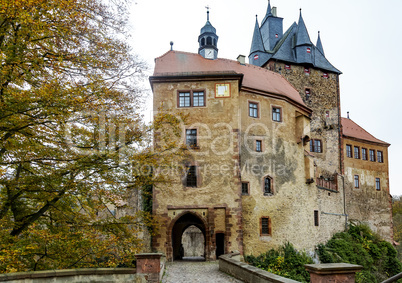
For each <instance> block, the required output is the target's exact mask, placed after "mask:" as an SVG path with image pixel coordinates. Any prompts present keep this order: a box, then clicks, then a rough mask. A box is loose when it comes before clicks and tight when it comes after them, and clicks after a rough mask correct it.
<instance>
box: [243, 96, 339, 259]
mask: <svg viewBox="0 0 402 283" xmlns="http://www.w3.org/2000/svg"><path fill="white" fill-rule="evenodd" d="M248 101H255V102H258V103H259V105H260V109H261V113H260V115H259V117H258V118H252V117H248V112H247V105H248V103H247V102H248ZM240 105H241V108H240V109H241V121H242V127H241V137H242V139H241V141H242V142H241V158H240V160H241V180H242V182H247V183H248V184H249V194H248V195H243V197H242V198H243V200H242V205H243V227H244V234H243V241H244V253H245V254H260V253H262V252H265V251H267V250H268V249H271V248H277V247H278V246H280V245H282V244H284V243H285V242H290V243H292V244H294V245H295V247H296V248H297V249H306V250H309V251H313V250H314V247H315V245H316V244H317V243H319V242H323V241H326V240H328V239H329V238H330V237H331V236H332V234H333V233H335V232H338V231H341V230H343V228H344V223H345V221H344V217H342V216H333V215H329V214H323V213H334V214H343V205H342V203H343V195H342V194H341V193H339V192H328V191H323V190H320V189H318V188H317V187H316V184H315V183H313V184H306V170H307V168H306V167H305V166H306V165H305V153H306V151H308V150H309V145H308V143H307V144H304V143H303V142H302V141H301V140H300V136H299V135H298V134H297V133H298V132H299V131H300V129H298V125H297V120H298V119H306V120H307V123H303V125H306V126H305V127H303V129H302V133H301V136H305V135H307V136H309V135H310V127H309V119H308V118H300V114H301V113H300V112H299V110H298V109H297V108H295V107H294V106H292V105H290V104H288V103H287V102H284V101H282V100H279V99H275V98H269V97H263V96H260V95H255V94H251V93H246V92H241V96H240ZM273 106H274V107H280V108H281V109H282V121H281V122H275V121H273V120H272V112H271V109H272V107H273ZM246 139H247V140H246ZM257 139H258V140H262V143H263V152H262V153H257V152H255V150H254V151H253V150H250V149H253V144H254V143H255V140H257ZM312 166H313V165H312ZM316 170H317V169H316V168H315V167H314V168H313V169H312V171H313V175H315V174H316V173H315V171H316ZM266 176H269V177H270V178H272V184H273V194H271V195H264V193H263V184H264V177H266ZM328 193H329V195H328ZM314 210H317V211H319V213H320V216H319V217H320V223H319V226H314ZM261 217H268V218H269V219H270V224H271V235H261V223H260V221H261V220H260V219H261Z"/></svg>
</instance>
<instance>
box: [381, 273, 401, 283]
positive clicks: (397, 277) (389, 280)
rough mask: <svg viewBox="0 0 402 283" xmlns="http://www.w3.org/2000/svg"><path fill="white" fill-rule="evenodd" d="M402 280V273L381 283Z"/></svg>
mask: <svg viewBox="0 0 402 283" xmlns="http://www.w3.org/2000/svg"><path fill="white" fill-rule="evenodd" d="M401 278H402V272H401V273H399V274H397V275H395V276H392V277H391V278H388V279H387V280H385V281H382V282H381V283H391V282H395V281H396V280H398V279H401Z"/></svg>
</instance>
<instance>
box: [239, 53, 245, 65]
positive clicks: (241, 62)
mask: <svg viewBox="0 0 402 283" xmlns="http://www.w3.org/2000/svg"><path fill="white" fill-rule="evenodd" d="M237 62H239V63H240V65H246V56H244V55H239V56H237Z"/></svg>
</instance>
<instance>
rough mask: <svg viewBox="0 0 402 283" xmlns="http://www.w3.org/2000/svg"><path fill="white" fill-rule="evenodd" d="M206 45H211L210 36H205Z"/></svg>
mask: <svg viewBox="0 0 402 283" xmlns="http://www.w3.org/2000/svg"><path fill="white" fill-rule="evenodd" d="M207 45H212V37H210V36H208V37H207Z"/></svg>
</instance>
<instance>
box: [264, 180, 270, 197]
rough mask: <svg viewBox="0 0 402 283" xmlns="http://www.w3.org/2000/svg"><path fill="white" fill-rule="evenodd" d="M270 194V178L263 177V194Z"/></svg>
mask: <svg viewBox="0 0 402 283" xmlns="http://www.w3.org/2000/svg"><path fill="white" fill-rule="evenodd" d="M271 194H272V179H271V178H270V177H265V178H264V195H271Z"/></svg>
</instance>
